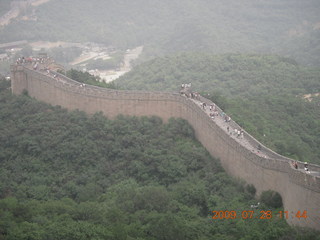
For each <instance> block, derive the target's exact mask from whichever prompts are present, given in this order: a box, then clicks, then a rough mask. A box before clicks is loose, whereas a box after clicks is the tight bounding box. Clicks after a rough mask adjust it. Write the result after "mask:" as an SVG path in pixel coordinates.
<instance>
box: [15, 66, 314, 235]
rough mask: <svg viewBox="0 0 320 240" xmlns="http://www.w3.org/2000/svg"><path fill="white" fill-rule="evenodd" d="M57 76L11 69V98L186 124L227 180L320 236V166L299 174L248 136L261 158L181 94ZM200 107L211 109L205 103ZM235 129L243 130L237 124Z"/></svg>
mask: <svg viewBox="0 0 320 240" xmlns="http://www.w3.org/2000/svg"><path fill="white" fill-rule="evenodd" d="M53 74H54V75H53ZM53 74H52V73H51V72H49V71H48V72H47V71H44V70H41V69H40V70H37V71H36V70H33V69H32V68H30V66H29V67H28V66H26V65H23V64H15V65H12V66H11V86H12V92H13V94H21V93H23V92H24V91H27V92H28V94H29V96H31V97H34V98H36V99H37V100H40V101H43V102H46V103H49V104H52V105H60V106H62V107H65V108H67V109H69V110H74V109H79V110H82V111H85V112H86V113H88V114H94V113H96V112H100V111H101V112H102V113H103V114H104V115H105V116H107V117H108V118H111V119H112V118H115V117H116V116H117V115H119V114H122V115H129V116H159V117H161V118H162V119H163V120H164V121H167V120H168V119H169V118H171V117H174V118H183V119H186V120H187V121H188V122H189V124H190V125H191V126H192V127H193V129H194V131H195V136H196V138H197V139H198V140H199V141H200V142H201V143H202V145H203V146H204V147H205V148H206V149H207V150H208V151H209V152H210V154H211V155H212V156H213V157H215V158H219V159H220V161H221V164H222V166H223V168H224V169H225V170H226V172H227V173H228V174H230V175H232V176H234V177H236V178H240V179H242V180H244V181H246V183H248V184H253V185H254V186H255V188H256V190H257V195H259V194H261V192H263V191H267V190H273V191H277V192H278V193H280V195H281V196H282V200H283V204H284V209H285V211H288V216H289V217H288V219H287V222H288V223H289V224H291V225H297V226H301V227H309V228H313V229H316V230H320V175H319V173H320V166H318V165H313V164H309V170H310V173H306V172H305V171H304V170H303V163H301V162H299V163H298V165H299V168H298V169H295V168H294V167H293V166H292V164H291V163H292V159H288V158H286V157H283V156H281V155H279V154H277V153H275V152H273V151H272V150H270V149H268V148H266V147H264V146H263V145H262V144H261V143H259V142H258V141H257V140H256V139H254V138H253V137H252V136H250V135H249V134H248V133H246V132H245V131H244V136H243V137H244V138H245V139H246V141H247V142H248V143H249V144H250V145H252V146H257V145H261V152H263V155H261V154H258V152H257V151H253V150H252V149H249V148H248V147H246V146H245V145H243V144H241V143H240V142H239V141H237V139H236V138H234V137H232V136H230V134H229V133H228V131H226V129H224V128H222V127H221V125H220V124H218V122H217V121H215V120H213V119H211V118H210V117H209V115H208V114H207V112H206V111H204V110H203V109H202V108H201V107H200V106H199V104H198V103H197V102H196V101H194V100H193V99H190V98H187V97H185V96H182V95H180V94H178V93H167V92H142V91H120V90H111V89H104V88H99V87H95V86H88V85H85V86H84V85H83V84H80V83H78V82H76V81H73V80H71V79H69V78H67V77H65V76H63V75H60V74H58V73H53ZM201 101H202V102H207V104H211V102H210V101H209V100H207V99H204V98H202V99H201ZM219 111H221V110H220V109H219ZM230 126H233V127H235V128H236V127H238V125H237V124H236V123H235V122H233V121H231V122H230ZM239 128H240V127H239ZM312 173H313V174H312ZM231 210H232V209H230V211H231ZM245 210H246V209H245ZM248 210H250V209H248ZM305 210H306V211H307V217H306V218H300V219H299V218H297V217H295V215H296V213H297V212H298V211H301V212H303V211H305Z"/></svg>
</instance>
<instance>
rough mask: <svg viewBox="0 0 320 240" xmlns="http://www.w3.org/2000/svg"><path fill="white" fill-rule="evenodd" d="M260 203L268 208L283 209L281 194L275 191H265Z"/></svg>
mask: <svg viewBox="0 0 320 240" xmlns="http://www.w3.org/2000/svg"><path fill="white" fill-rule="evenodd" d="M260 201H261V202H262V203H264V204H266V205H267V206H268V207H272V208H280V207H282V197H281V196H280V194H279V193H277V192H274V191H271V190H269V191H265V192H263V193H262V194H261V196H260Z"/></svg>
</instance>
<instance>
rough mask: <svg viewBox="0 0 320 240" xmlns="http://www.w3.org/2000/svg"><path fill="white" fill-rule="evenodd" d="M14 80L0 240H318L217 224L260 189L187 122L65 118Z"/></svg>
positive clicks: (0, 177)
mask: <svg viewBox="0 0 320 240" xmlns="http://www.w3.org/2000/svg"><path fill="white" fill-rule="evenodd" d="M9 84H10V83H8V82H6V81H0V123H1V124H0V142H1V144H0V238H1V239H77V240H78V239H137V240H138V239H139V240H142V239H146V240H155V239H175V240H176V239H183V240H184V239H212V238H219V239H230V240H232V239H240V238H243V239H259V238H260V239H263V238H265V239H281V238H291V239H317V237H318V238H319V234H318V233H317V232H314V231H312V230H310V229H300V228H295V229H292V228H291V227H289V226H288V225H287V223H286V222H285V220H284V219H281V218H279V217H278V216H277V215H274V217H273V218H272V219H260V220H259V219H241V218H239V219H212V211H214V210H221V211H226V210H228V211H230V210H235V211H237V212H238V214H240V213H241V211H243V210H250V205H251V204H256V201H257V200H255V199H254V198H253V197H254V194H255V189H254V187H252V186H247V185H246V184H245V183H243V182H241V181H239V180H237V179H233V178H231V177H229V176H227V174H226V173H225V172H224V171H223V169H222V168H221V166H220V164H219V161H217V160H216V159H213V158H212V157H211V156H210V155H209V153H208V152H207V151H206V150H205V149H204V148H203V147H202V146H201V145H200V144H199V142H197V141H196V140H195V138H194V132H193V129H192V128H191V127H190V126H189V125H188V123H187V122H186V121H184V120H182V119H170V120H169V121H168V123H163V122H162V121H161V119H159V118H157V117H149V118H148V117H141V118H137V117H125V116H119V117H118V118H117V119H115V120H109V119H106V118H105V117H104V116H103V115H102V114H101V113H97V114H94V115H91V116H88V115H86V114H85V113H83V112H80V111H72V112H68V111H66V110H65V109H62V108H60V107H52V106H49V105H46V104H44V103H40V102H38V101H36V100H35V99H32V98H30V97H28V96H27V95H21V96H13V95H11V93H10V92H9V90H8V87H9ZM265 202H266V203H267V202H268V201H265ZM276 207H278V208H273V207H270V206H268V205H265V204H264V203H262V204H261V209H263V210H266V209H269V210H272V211H274V212H276V211H281V210H283V209H282V208H281V207H279V205H277V206H276Z"/></svg>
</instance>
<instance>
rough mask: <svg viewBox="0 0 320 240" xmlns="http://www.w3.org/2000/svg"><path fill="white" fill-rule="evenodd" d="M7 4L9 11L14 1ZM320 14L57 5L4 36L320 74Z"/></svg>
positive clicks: (268, 8)
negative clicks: (285, 65)
mask: <svg viewBox="0 0 320 240" xmlns="http://www.w3.org/2000/svg"><path fill="white" fill-rule="evenodd" d="M2 2H3V1H1V3H2ZM2 4H3V5H5V6H4V7H5V9H8V0H4V3H2ZM0 9H1V10H2V6H1V5H0ZM319 9H320V4H319V1H318V0H309V1H304V2H303V3H302V2H301V1H300V0H282V1H278V0H262V1H259V2H255V1H252V0H242V1H241V2H239V1H238V0H229V1H228V2H227V3H226V2H225V1H208V0H197V1H195V0H185V1H184V2H183V3H182V2H181V1H180V0H153V1H152V2H150V1H148V0H137V1H134V2H133V1H129V0H122V1H120V2H119V1H111V2H110V1H108V2H106V1H101V0H92V1H90V2H88V1H85V0H69V1H62V0H55V1H49V2H48V3H46V4H43V5H40V6H38V7H29V9H28V10H27V12H30V13H32V12H34V14H35V17H36V18H37V20H36V21H34V20H31V19H32V18H31V19H30V20H23V21H22V20H19V19H15V20H14V21H13V22H12V23H11V24H10V25H8V26H5V27H2V28H1V29H0V39H1V40H2V41H3V42H10V41H14V40H21V39H26V40H30V41H38V40H39V39H40V40H50V41H71V42H97V43H103V44H106V45H112V46H115V47H116V48H120V49H122V50H125V49H127V48H132V47H136V46H140V45H144V46H145V52H144V57H145V58H149V57H150V56H159V55H165V54H167V53H172V52H183V51H205V52H212V53H215V54H217V53H229V52H245V53H247V52H269V53H271V52H273V53H278V54H281V55H284V56H291V57H293V58H294V59H297V60H298V61H299V62H302V63H304V64H311V65H314V66H317V65H319V62H320V59H319V49H320V48H319V46H320V42H319V39H320V38H319V28H318V23H319V21H320V18H319V14H318V13H319Z"/></svg>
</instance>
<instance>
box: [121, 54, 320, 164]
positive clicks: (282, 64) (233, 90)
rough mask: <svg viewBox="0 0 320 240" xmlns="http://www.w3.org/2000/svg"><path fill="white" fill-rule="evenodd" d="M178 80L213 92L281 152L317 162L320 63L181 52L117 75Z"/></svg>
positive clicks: (158, 82)
mask: <svg viewBox="0 0 320 240" xmlns="http://www.w3.org/2000/svg"><path fill="white" fill-rule="evenodd" d="M182 83H192V89H193V90H194V91H199V92H201V93H202V94H204V95H205V96H206V97H208V98H211V99H212V100H213V101H214V102H216V103H217V104H218V105H219V106H220V107H222V108H223V109H224V110H225V111H226V112H227V113H228V114H229V115H231V117H232V118H233V119H235V120H236V121H237V122H238V123H239V124H240V125H241V126H243V127H244V128H245V129H246V130H247V131H248V132H249V133H251V134H252V135H254V136H255V137H256V138H257V139H258V140H260V141H262V142H263V143H264V144H266V145H267V146H269V147H271V148H272V149H273V150H275V151H277V152H278V153H280V154H283V155H285V156H288V157H292V158H295V159H298V160H301V161H309V162H313V163H318V164H320V149H319V146H320V137H319V136H320V105H319V103H320V101H319V97H318V98H317V97H315V98H314V99H313V100H312V101H311V102H309V101H307V100H305V99H303V96H304V94H307V93H318V92H320V69H319V68H306V67H303V66H301V65H299V64H297V63H296V62H295V61H294V60H292V59H288V58H284V57H279V56H269V55H268V56H266V55H243V54H225V55H211V54H200V53H184V54H178V55H172V56H168V57H164V58H158V59H154V60H152V61H149V62H147V63H144V64H141V65H139V66H137V67H136V68H135V69H134V70H133V71H131V72H130V73H128V74H126V75H125V76H123V77H121V78H120V79H119V80H117V81H116V85H117V86H118V87H120V88H124V89H140V90H141V89H145V90H162V91H167V90H169V91H178V90H179V87H180V86H181V84H182Z"/></svg>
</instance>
